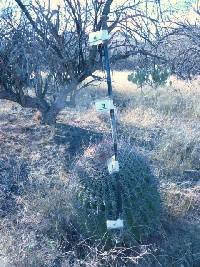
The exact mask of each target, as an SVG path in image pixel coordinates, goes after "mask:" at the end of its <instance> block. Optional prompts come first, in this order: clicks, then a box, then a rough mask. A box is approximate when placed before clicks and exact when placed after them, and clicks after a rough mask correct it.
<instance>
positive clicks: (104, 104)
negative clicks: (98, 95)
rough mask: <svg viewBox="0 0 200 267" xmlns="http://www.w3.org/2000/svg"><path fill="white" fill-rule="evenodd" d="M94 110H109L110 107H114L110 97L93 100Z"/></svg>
mask: <svg viewBox="0 0 200 267" xmlns="http://www.w3.org/2000/svg"><path fill="white" fill-rule="evenodd" d="M95 106H96V110H97V111H98V112H109V111H110V110H111V109H114V105H113V100H112V99H106V98H105V99H99V100H96V101H95Z"/></svg>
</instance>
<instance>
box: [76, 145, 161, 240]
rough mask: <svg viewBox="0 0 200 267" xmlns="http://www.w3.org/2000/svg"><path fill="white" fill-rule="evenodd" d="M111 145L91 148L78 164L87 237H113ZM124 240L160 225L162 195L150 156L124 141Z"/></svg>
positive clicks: (79, 219)
mask: <svg viewBox="0 0 200 267" xmlns="http://www.w3.org/2000/svg"><path fill="white" fill-rule="evenodd" d="M110 147H111V144H109V143H105V142H102V143H100V144H98V145H96V146H92V147H90V148H88V149H87V150H86V151H85V153H84V155H83V156H82V157H81V158H79V159H78V161H77V162H76V164H75V167H74V173H73V174H74V179H75V180H77V181H78V184H77V187H76V189H75V190H76V194H77V198H78V202H77V203H78V204H77V218H76V220H77V225H78V228H79V229H81V233H82V234H83V235H84V236H85V238H90V237H91V238H92V239H93V240H98V239H99V240H102V238H103V237H105V238H107V240H108V241H109V240H110V236H111V235H112V234H110V232H109V233H107V230H106V220H107V219H117V218H116V211H117V196H116V191H117V190H116V177H115V175H109V174H108V171H107V166H106V160H107V159H108V158H109V157H110V156H111V155H112V154H111V151H110ZM119 162H120V173H119V176H118V178H117V179H120V181H119V182H120V187H121V192H122V206H123V214H122V217H123V219H124V221H125V228H124V231H123V234H124V242H125V243H127V242H128V243H130V242H132V241H133V240H138V241H140V240H144V239H145V238H147V237H149V236H150V235H151V234H153V233H155V231H157V230H158V227H159V216H160V198H159V193H158V187H157V182H156V179H155V177H154V175H153V174H152V172H151V170H150V167H149V164H148V163H147V161H146V159H145V158H144V157H143V156H142V155H141V154H139V153H138V152H136V151H135V149H134V148H132V147H131V146H130V145H129V144H125V143H124V142H121V143H120V146H119Z"/></svg>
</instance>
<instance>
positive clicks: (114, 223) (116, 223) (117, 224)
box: [106, 219, 124, 230]
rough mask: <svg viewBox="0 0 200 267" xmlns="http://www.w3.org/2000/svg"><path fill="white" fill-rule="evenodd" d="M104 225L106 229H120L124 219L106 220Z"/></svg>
mask: <svg viewBox="0 0 200 267" xmlns="http://www.w3.org/2000/svg"><path fill="white" fill-rule="evenodd" d="M106 226H107V229H108V230H112V229H122V228H124V221H123V220H121V219H117V220H107V221H106Z"/></svg>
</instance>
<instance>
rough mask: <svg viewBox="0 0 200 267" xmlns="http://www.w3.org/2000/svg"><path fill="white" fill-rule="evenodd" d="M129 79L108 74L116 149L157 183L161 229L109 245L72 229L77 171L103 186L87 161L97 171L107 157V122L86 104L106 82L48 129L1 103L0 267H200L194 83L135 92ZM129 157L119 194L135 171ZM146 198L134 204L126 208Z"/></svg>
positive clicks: (199, 145)
mask: <svg viewBox="0 0 200 267" xmlns="http://www.w3.org/2000/svg"><path fill="white" fill-rule="evenodd" d="M128 74H129V73H128V72H114V73H113V76H112V78H113V86H114V100H115V103H116V106H117V118H118V132H119V142H120V144H121V147H120V149H121V150H122V151H127V149H128V151H131V153H139V155H142V158H143V160H144V161H139V162H144V163H142V164H144V165H145V166H146V164H148V168H150V169H151V172H152V175H153V176H154V177H155V179H156V180H157V182H158V184H159V186H158V189H157V190H158V193H159V196H160V202H161V203H160V204H161V210H160V214H159V217H160V219H159V221H160V224H159V230H156V233H153V234H151V235H150V236H149V235H148V236H147V237H145V238H142V237H141V239H140V238H136V236H134V232H132V236H131V237H132V239H131V241H130V243H129V244H127V243H121V244H118V245H117V244H116V243H115V242H114V238H113V240H112V242H113V243H112V245H110V246H109V247H108V246H106V245H105V243H103V242H102V240H101V238H100V239H95V238H94V237H92V236H91V237H90V236H89V235H88V233H89V232H87V231H86V232H85V229H86V228H87V227H86V225H85V227H86V228H84V224H83V223H82V224H81V223H79V221H80V220H79V219H80V218H81V217H80V216H83V215H82V212H81V211H82V210H83V203H82V202H80V201H79V200H77V191H79V188H80V191H81V190H82V189H83V184H82V183H81V180H80V179H79V177H81V174H80V169H78V167H77V164H78V163H79V162H80V161H81V162H82V163H84V164H83V166H82V167H81V168H82V169H81V170H82V171H83V172H86V168H88V169H87V175H88V176H87V177H88V179H91V177H95V179H97V180H98V178H99V180H101V178H102V174H101V169H100V172H99V177H98V172H96V169H95V176H92V172H93V170H94V168H93V165H91V161H90V158H91V159H92V160H94V163H92V164H98V166H101V168H102V169H103V168H104V166H105V162H106V160H107V155H109V154H110V151H109V148H108V147H109V146H107V144H110V141H111V140H110V123H109V116H108V115H100V114H97V112H96V111H95V108H94V105H93V102H94V99H95V98H97V97H100V96H104V95H106V83H105V82H101V83H97V84H95V86H93V87H91V88H88V89H85V90H84V91H80V92H79V94H78V95H77V98H76V108H75V109H70V108H66V109H65V110H63V112H62V113H61V114H60V115H59V118H58V121H57V124H56V125H55V126H44V125H38V124H37V123H36V122H35V121H34V119H33V111H32V110H25V109H22V108H20V107H19V106H17V105H15V104H12V103H10V102H4V101H1V102H0V246H1V255H2V256H1V261H2V263H0V266H1V267H3V266H7V267H11V266H16V267H40V266H41V267H44V266H45V267H53V266H54V267H56V266H61V267H67V266H74V267H76V266H77V267H78V266H86V267H89V266H93V267H94V266H119V267H122V266H141V267H144V266H145V267H151V266H152V267H156V266H166V267H171V266H174V267H176V266H177V267H178V266H180V267H186V266H188V267H191V266H196V267H198V266H200V226H199V225H200V208H199V207H200V183H199V181H200V104H199V99H200V80H199V78H197V79H195V80H193V81H192V82H190V83H189V82H184V81H180V80H177V79H176V78H175V77H171V80H172V85H171V86H165V87H163V88H158V89H157V90H155V89H153V88H150V87H144V88H143V90H142V91H141V90H140V89H138V88H136V86H135V85H133V84H132V83H130V82H128V80H127V76H128ZM101 75H104V74H101ZM99 143H101V144H102V146H103V147H104V149H103V150H99ZM125 149H126V150H125ZM123 153H124V152H123ZM123 153H122V155H124V158H125V157H126V155H127V153H125V154H123ZM131 155H132V154H130V157H131V158H129V159H128V161H127V162H128V163H129V164H126V165H127V166H128V167H127V168H128V169H127V170H128V171H129V172H127V173H128V174H126V175H127V176H126V177H127V178H126V179H125V180H124V183H123V184H122V187H123V185H124V184H125V183H126V181H127V179H129V177H130V175H131V174H132V173H134V171H135V167H134V168H133V167H131V166H133V165H131V164H132V163H131V164H130V162H131V160H132V159H133V158H132V156H131ZM122 160H123V159H122ZM88 166H89V167H88ZM91 166H92V167H91ZM145 166H144V168H146V167H145ZM137 175H138V179H137V180H139V181H140V178H141V175H140V174H137ZM77 177H78V178H77ZM84 177H85V176H84ZM94 181H95V180H94ZM141 181H142V180H141ZM94 184H95V183H94ZM88 186H89V185H88ZM133 187H134V184H133ZM138 188H139V187H138ZM77 189H78V190H77ZM95 190H96V189H95ZM140 190H141V189H140ZM136 191H137V190H136ZM146 191H148V188H147V189H146ZM94 192H95V191H94ZM92 194H93V193H92ZM149 199H150V198H149V197H146V195H145V197H142V198H141V199H138V202H137V207H134V208H133V209H134V211H137V209H139V208H140V209H141V210H142V209H143V207H146V206H145V205H146V204H147V202H148V201H149ZM144 200H145V201H144ZM136 214H137V213H134V212H133V218H135V216H136ZM85 216H87V213H86V215H85ZM81 221H82V220H81ZM96 223H98V222H96ZM141 223H143V222H141ZM141 229H142V228H141ZM126 234H127V233H126ZM139 236H142V234H141V235H139ZM111 239H112V238H111ZM3 262H4V263H3Z"/></svg>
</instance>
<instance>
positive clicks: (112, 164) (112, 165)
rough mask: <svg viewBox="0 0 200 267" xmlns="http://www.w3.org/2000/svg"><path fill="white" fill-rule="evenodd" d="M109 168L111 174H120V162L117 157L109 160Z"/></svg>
mask: <svg viewBox="0 0 200 267" xmlns="http://www.w3.org/2000/svg"><path fill="white" fill-rule="evenodd" d="M107 166H108V171H109V173H110V174H112V173H115V172H119V161H117V160H115V156H112V157H111V158H110V159H109V160H107Z"/></svg>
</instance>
